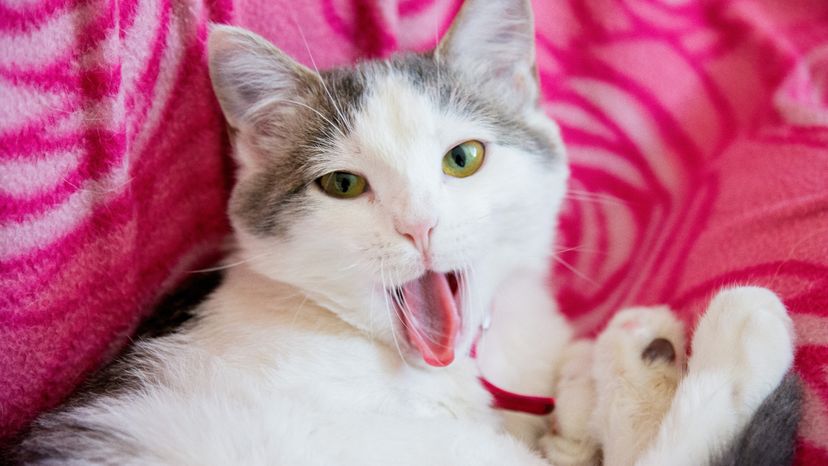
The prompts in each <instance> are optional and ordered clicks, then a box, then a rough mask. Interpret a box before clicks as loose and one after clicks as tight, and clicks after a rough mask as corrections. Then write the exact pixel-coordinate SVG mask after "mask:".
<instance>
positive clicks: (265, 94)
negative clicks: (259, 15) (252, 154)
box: [207, 25, 319, 130]
mask: <svg viewBox="0 0 828 466" xmlns="http://www.w3.org/2000/svg"><path fill="white" fill-rule="evenodd" d="M207 53H208V63H209V68H210V79H211V80H212V82H213V89H214V91H215V93H216V96H217V97H218V100H219V103H220V104H221V108H222V110H223V111H224V115H225V116H226V118H227V121H228V123H230V126H231V127H233V128H234V129H240V130H244V129H247V128H249V127H251V126H252V125H255V123H256V121H257V120H258V119H260V118H261V117H263V116H267V117H268V118H272V117H273V111H274V110H276V111H279V112H290V111H291V109H295V108H296V104H294V103H292V101H295V100H296V99H299V98H301V96H302V95H303V94H304V93H305V92H304V91H306V90H307V89H308V88H309V87H310V86H312V85H313V84H315V83H317V82H318V81H319V76H318V75H317V74H315V73H314V72H313V71H311V70H309V69H308V68H306V67H305V66H303V65H301V64H299V63H298V62H296V61H295V60H293V59H292V58H290V57H289V56H287V55H286V54H284V53H283V52H281V51H280V50H279V49H277V48H276V47H274V46H273V45H271V44H270V43H269V42H268V41H267V40H265V39H264V38H262V37H260V36H258V35H256V34H253V33H251V32H249V31H246V30H244V29H240V28H236V27H232V26H218V25H217V26H212V27H211V29H210V37H209V39H208V41H207Z"/></svg>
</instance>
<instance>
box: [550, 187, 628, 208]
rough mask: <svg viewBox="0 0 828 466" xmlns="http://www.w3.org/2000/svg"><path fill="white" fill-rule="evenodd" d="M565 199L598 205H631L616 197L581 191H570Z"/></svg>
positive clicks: (565, 195)
mask: <svg viewBox="0 0 828 466" xmlns="http://www.w3.org/2000/svg"><path fill="white" fill-rule="evenodd" d="M564 198H565V199H572V200H576V201H588V202H597V203H602V202H603V203H606V204H616V205H623V206H628V205H630V203H629V202H628V201H625V200H624V199H619V198H617V197H614V196H609V195H606V194H600V193H591V192H589V191H579V190H573V189H570V190H568V191H567V192H566V193H564Z"/></svg>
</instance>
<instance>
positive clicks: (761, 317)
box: [688, 287, 794, 415]
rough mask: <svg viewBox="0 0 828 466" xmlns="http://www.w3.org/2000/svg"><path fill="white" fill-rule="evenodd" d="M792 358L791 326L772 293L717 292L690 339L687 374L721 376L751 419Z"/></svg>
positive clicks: (736, 403)
mask: <svg viewBox="0 0 828 466" xmlns="http://www.w3.org/2000/svg"><path fill="white" fill-rule="evenodd" d="M793 356H794V334H793V324H792V322H791V318H790V317H789V316H788V312H787V310H786V309H785V305H784V304H782V301H781V300H780V299H779V298H778V297H777V296H776V294H774V293H773V292H772V291H770V290H768V289H766V288H760V287H737V288H731V289H727V290H723V291H721V292H719V293H718V294H717V295H716V297H714V298H713V300H712V301H711V302H710V306H709V307H708V309H707V312H706V313H705V314H704V316H702V317H701V319H700V320H699V324H698V327H697V328H696V332H695V335H694V336H693V357H692V358H691V359H690V362H689V365H688V368H689V370H688V371H689V373H691V374H693V373H703V372H719V373H723V374H727V376H728V378H729V379H730V380H732V382H733V385H732V387H733V397H734V406H735V407H736V409H739V410H740V411H741V414H744V415H750V414H752V413H753V412H754V411H755V410H756V408H758V406H759V405H760V404H761V403H762V401H763V400H764V399H765V398H766V397H767V396H768V394H770V393H771V392H772V391H773V390H774V389H775V388H776V387H777V386H778V385H779V383H780V382H781V380H782V377H784V375H785V373H786V372H787V371H788V370H789V369H790V368H791V365H792V363H793Z"/></svg>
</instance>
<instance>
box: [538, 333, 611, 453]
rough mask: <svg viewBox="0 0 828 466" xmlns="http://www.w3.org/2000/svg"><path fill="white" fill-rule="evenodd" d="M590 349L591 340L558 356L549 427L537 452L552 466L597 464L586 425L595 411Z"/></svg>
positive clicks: (594, 441)
mask: <svg viewBox="0 0 828 466" xmlns="http://www.w3.org/2000/svg"><path fill="white" fill-rule="evenodd" d="M593 348H594V343H593V342H592V341H587V340H581V341H577V342H575V343H573V344H572V345H570V346H569V347H567V348H566V350H565V351H564V353H563V356H562V361H561V367H560V371H559V373H558V375H557V377H556V379H557V384H556V386H555V401H556V406H555V412H554V413H552V423H551V428H550V431H549V433H547V434H546V435H545V436H544V437H542V438H541V439H540V442H539V443H538V446H539V448H540V451H541V452H542V453H543V455H544V456H545V457H546V458H547V459H548V460H549V461H550V462H552V464H554V465H555V466H592V465H597V464H600V456H599V453H600V447H599V445H598V441H597V439H596V438H595V435H594V434H593V432H592V430H591V428H592V426H591V423H590V421H591V419H592V412H593V410H594V409H595V382H594V380H593V378H592V353H593Z"/></svg>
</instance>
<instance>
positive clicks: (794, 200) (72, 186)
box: [0, 0, 828, 464]
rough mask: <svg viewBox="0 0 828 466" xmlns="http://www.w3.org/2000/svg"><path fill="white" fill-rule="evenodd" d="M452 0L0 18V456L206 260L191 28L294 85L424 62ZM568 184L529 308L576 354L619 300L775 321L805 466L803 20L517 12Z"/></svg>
mask: <svg viewBox="0 0 828 466" xmlns="http://www.w3.org/2000/svg"><path fill="white" fill-rule="evenodd" d="M459 6H460V1H459V0H398V1H395V0H389V1H380V0H311V1H303V2H296V1H293V0H266V1H265V0H189V1H185V0H179V1H175V0H120V1H116V0H46V1H42V2H35V1H30V0H9V1H6V2H3V3H2V4H0V437H2V436H8V435H11V434H12V433H14V432H15V431H17V430H19V429H20V428H22V427H25V425H26V423H27V422H28V421H29V420H30V419H32V417H33V416H35V415H36V414H37V413H38V412H39V411H41V410H43V409H46V408H49V407H51V406H54V405H55V404H57V403H59V402H60V401H61V400H62V399H64V398H65V397H66V396H67V395H68V394H69V393H70V392H71V391H72V389H73V388H74V387H75V386H76V385H77V384H78V383H79V381H80V380H81V379H82V378H83V376H84V375H85V374H86V373H88V372H89V371H90V370H92V369H94V368H95V367H97V366H98V365H99V364H100V363H101V362H102V361H105V360H107V359H108V358H110V357H111V356H112V355H113V354H115V353H116V352H117V351H118V350H119V349H120V348H121V347H123V345H124V344H126V342H127V341H128V337H129V335H130V334H131V333H132V332H133V330H134V329H135V327H136V325H137V324H138V322H139V321H140V319H141V318H142V317H144V316H146V315H147V313H148V312H149V311H150V310H151V309H152V307H153V305H154V304H155V303H156V302H157V300H158V299H159V297H160V296H161V295H162V294H163V293H164V292H165V291H167V290H169V289H171V288H172V287H173V286H175V285H176V284H177V283H179V282H180V281H181V280H182V279H183V278H184V277H186V276H188V275H189V273H190V272H192V271H193V270H196V269H198V268H200V267H202V266H203V265H204V264H208V263H209V262H210V261H211V260H213V259H215V257H217V255H218V254H219V253H220V249H221V244H222V239H223V238H224V237H225V235H226V234H227V232H228V224H227V219H226V216H225V213H224V211H225V204H226V200H227V195H228V192H229V189H230V187H231V185H232V170H233V167H232V162H231V161H230V160H229V158H228V147H227V138H226V136H225V133H224V123H223V120H222V117H221V114H220V111H219V107H218V105H217V103H216V101H215V98H214V97H213V95H212V92H211V89H210V85H209V80H208V76H207V71H206V65H205V58H204V42H205V38H206V34H207V25H208V23H209V22H210V21H213V22H226V23H233V24H238V25H241V26H244V27H248V28H250V29H253V30H254V31H256V32H258V33H260V34H262V35H264V36H265V37H267V38H268V39H270V40H272V41H273V42H274V43H275V44H277V45H278V46H280V47H281V48H283V49H284V50H285V51H287V52H288V53H290V54H291V55H292V56H294V57H295V58H296V59H298V60H299V61H301V62H303V63H305V64H307V65H308V66H311V67H313V66H316V67H319V68H327V67H331V66H336V65H344V64H348V63H351V62H353V61H355V60H357V59H360V58H373V57H384V56H387V55H389V54H390V53H392V52H394V51H396V50H426V49H428V48H430V47H432V46H433V45H434V43H435V42H436V40H437V39H438V38H439V37H440V36H441V35H442V34H443V33H444V32H445V30H446V28H447V27H448V24H449V23H450V20H451V18H452V17H453V16H454V14H455V13H456V12H457V10H458V9H459ZM535 11H536V23H537V54H538V69H539V74H540V79H541V85H542V88H543V91H544V97H543V105H544V108H545V109H546V110H547V111H548V113H549V114H550V115H551V116H553V117H554V118H556V119H557V121H558V122H559V123H560V125H561V127H562V130H563V135H564V139H565V140H566V142H567V143H568V147H569V154H570V158H571V163H572V172H573V179H572V181H571V186H570V188H571V189H570V194H569V199H568V201H567V203H566V206H565V209H564V213H563V217H562V220H561V224H560V230H561V231H560V234H559V238H560V239H559V243H560V244H558V245H557V247H556V249H557V250H558V251H559V253H558V257H557V258H556V260H555V261H553V262H552V263H551V264H550V267H551V268H552V269H553V272H554V273H553V274H552V283H550V286H551V288H552V289H553V290H554V292H555V293H556V294H557V296H558V298H559V300H560V303H561V306H562V308H563V311H564V312H565V313H566V315H567V316H568V317H570V318H571V319H572V320H573V322H574V323H575V325H576V327H577V329H578V330H579V331H580V332H581V333H583V334H590V333H594V332H595V331H596V330H597V329H599V328H600V327H601V325H603V324H604V323H605V322H606V321H607V320H608V319H609V317H610V316H611V315H612V313H613V312H614V311H615V310H617V309H619V308H621V307H623V306H626V305H631V304H642V305H646V304H656V303H667V304H670V305H672V306H674V307H675V308H676V309H677V310H678V312H679V314H680V316H681V317H682V318H683V319H685V320H686V321H688V322H690V323H692V322H693V321H694V320H695V318H696V316H697V315H698V314H699V312H700V311H701V310H702V309H703V307H704V305H705V304H706V302H707V301H708V299H709V298H710V297H711V296H712V294H713V293H714V292H715V291H716V290H717V289H718V288H720V287H722V286H727V285H734V284H750V285H762V286H767V287H769V288H771V289H773V290H774V291H776V292H777V293H779V294H780V295H781V296H782V297H783V299H784V300H785V303H786V304H787V306H788V307H789V309H790V310H791V313H792V315H793V319H794V322H795V326H796V330H797V337H798V352H797V360H796V368H797V371H798V372H799V373H800V374H801V376H802V378H803V380H804V385H805V406H806V412H805V416H804V420H803V422H802V424H801V429H800V442H799V445H798V453H797V462H798V464H826V463H828V379H826V375H825V374H826V371H828V2H825V1H824V0H788V1H785V2H781V1H775V0H733V1H725V0H679V1H666V0H665V1H661V0H587V1H584V0H559V1H537V2H535Z"/></svg>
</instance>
